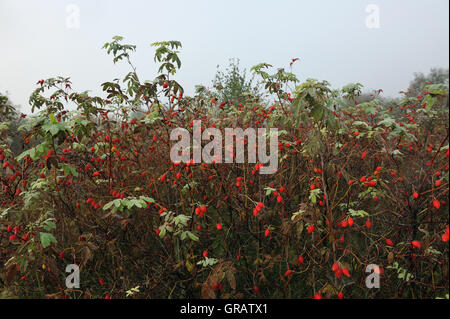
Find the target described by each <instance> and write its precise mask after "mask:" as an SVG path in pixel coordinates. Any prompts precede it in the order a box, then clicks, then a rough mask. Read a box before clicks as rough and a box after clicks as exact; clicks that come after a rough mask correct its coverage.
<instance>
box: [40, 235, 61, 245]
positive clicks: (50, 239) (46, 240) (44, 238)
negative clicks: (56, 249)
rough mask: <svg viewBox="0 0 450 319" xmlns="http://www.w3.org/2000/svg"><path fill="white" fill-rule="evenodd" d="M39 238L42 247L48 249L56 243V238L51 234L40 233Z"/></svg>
mask: <svg viewBox="0 0 450 319" xmlns="http://www.w3.org/2000/svg"><path fill="white" fill-rule="evenodd" d="M39 237H40V239H41V244H42V247H44V248H47V247H48V246H50V245H51V244H52V243H56V242H57V241H56V238H55V237H54V236H53V235H52V234H50V233H43V232H40V233H39Z"/></svg>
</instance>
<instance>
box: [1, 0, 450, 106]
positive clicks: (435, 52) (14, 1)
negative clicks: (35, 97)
mask: <svg viewBox="0 0 450 319" xmlns="http://www.w3.org/2000/svg"><path fill="white" fill-rule="evenodd" d="M69 4H75V5H76V6H77V7H76V8H78V9H79V28H76V19H75V20H74V19H72V18H73V17H75V15H74V13H75V11H73V10H72V11H70V10H69V12H67V11H66V10H67V8H68V7H67V5H69ZM369 4H375V5H377V6H378V8H379V18H380V20H379V28H369V27H368V26H367V23H366V21H367V18H368V16H369V15H370V18H372V17H375V15H376V12H375V11H370V12H366V8H367V6H368V5H369ZM69 9H70V7H69ZM369 20H370V21H369V22H371V23H372V24H370V26H374V25H375V26H376V22H374V20H373V19H369ZM74 21H75V23H74ZM68 22H69V24H68ZM373 23H375V24H373ZM74 26H75V28H74ZM114 35H121V36H124V37H125V40H126V41H127V43H130V44H136V45H137V52H136V53H135V54H133V55H132V59H133V60H134V62H135V64H136V66H137V68H138V73H139V75H140V78H141V79H146V80H147V79H148V80H152V79H153V78H154V77H155V75H156V67H155V64H154V62H153V53H154V50H153V48H151V47H150V43H152V42H155V41H165V40H179V41H181V42H182V44H183V49H182V53H181V55H180V56H181V59H182V68H181V70H180V72H179V73H178V75H177V77H176V79H177V80H178V81H179V82H180V83H181V84H182V86H183V87H184V88H185V90H186V93H187V94H192V93H193V90H194V86H195V85H196V84H203V85H209V84H210V83H211V80H212V79H213V77H214V74H215V72H216V67H217V65H218V64H219V65H223V66H225V65H227V63H228V59H229V58H239V59H240V60H241V66H243V67H245V68H247V69H248V68H250V67H251V66H253V65H255V64H257V63H260V62H267V63H270V64H272V65H274V66H276V67H288V66H289V62H290V60H291V59H292V58H294V57H299V58H300V61H298V62H297V63H296V65H295V67H294V73H296V74H297V76H298V77H299V79H301V80H304V79H306V78H308V77H313V78H317V79H320V80H328V81H329V82H330V83H331V84H332V86H333V87H334V88H336V87H341V86H343V85H345V84H347V83H349V82H360V83H362V84H363V85H364V86H365V88H366V89H367V90H369V89H383V90H384V92H385V95H390V96H395V95H396V94H397V93H398V91H400V90H402V89H406V88H407V87H408V84H409V81H410V80H411V79H412V77H413V73H414V72H428V71H429V69H430V68H432V67H445V68H448V64H449V1H448V0H427V1H425V0H420V1H419V0H395V1H394V0H386V1H382V0H369V1H363V0H340V1H336V0H329V1H328V0H314V1H312V0H308V1H301V0H276V1H275V0H270V1H267V0H209V1H207V0H170V1H163V0H160V1H137V0H127V1H113V0H78V1H76V0H72V1H65V0H29V1H25V0H0V92H3V93H4V92H5V91H8V92H9V94H10V98H11V99H12V101H13V103H15V104H20V105H21V111H22V112H24V113H29V112H30V110H31V107H30V106H29V105H28V98H29V96H30V94H31V92H32V90H33V89H34V88H35V83H36V82H37V81H38V80H40V79H45V78H47V77H53V76H57V75H61V76H67V77H71V79H72V81H73V88H74V89H76V90H80V91H82V90H92V91H93V92H92V93H94V94H100V92H101V91H100V89H99V86H100V84H101V83H103V82H105V81H110V80H112V79H113V78H115V77H118V76H121V75H122V74H124V73H125V72H128V67H127V65H126V64H125V63H120V62H119V63H118V64H116V65H114V64H113V63H112V59H111V58H110V57H108V56H107V54H106V51H105V50H102V49H101V47H102V45H103V44H104V43H105V42H107V41H109V40H110V39H111V38H112V36H114Z"/></svg>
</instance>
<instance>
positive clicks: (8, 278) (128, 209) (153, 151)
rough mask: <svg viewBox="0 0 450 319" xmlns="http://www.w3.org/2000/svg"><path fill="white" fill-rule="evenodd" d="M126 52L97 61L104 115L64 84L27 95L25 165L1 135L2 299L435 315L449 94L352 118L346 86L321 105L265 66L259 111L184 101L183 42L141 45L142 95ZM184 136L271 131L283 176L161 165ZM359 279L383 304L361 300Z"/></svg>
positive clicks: (200, 99)
mask: <svg viewBox="0 0 450 319" xmlns="http://www.w3.org/2000/svg"><path fill="white" fill-rule="evenodd" d="M122 40H123V39H122V38H121V37H114V38H113V41H112V42H110V43H107V44H105V47H104V48H105V49H106V50H107V52H108V53H109V54H111V55H112V56H113V59H114V63H116V62H120V61H121V60H122V62H128V63H129V64H130V66H131V72H130V73H128V74H127V75H126V76H125V77H124V79H123V80H118V79H117V80H114V81H111V82H106V83H104V84H102V89H103V91H104V92H105V97H98V96H90V95H89V94H88V93H87V92H76V91H74V90H72V83H71V81H70V79H69V78H64V77H57V78H50V79H46V80H40V81H39V82H38V83H37V84H36V87H37V88H36V90H35V91H34V92H33V93H32V95H31V97H30V104H31V105H32V107H33V111H36V112H34V114H33V115H28V116H27V118H26V120H25V122H24V125H22V127H20V129H19V132H16V133H14V134H20V135H21V136H22V137H23V139H22V141H23V144H24V147H25V150H24V151H23V152H22V153H21V154H14V152H12V151H11V145H10V144H11V143H10V141H9V140H8V138H7V137H8V134H12V133H11V132H10V130H9V127H8V122H7V121H5V118H2V121H3V122H2V124H1V131H2V133H1V138H2V141H1V146H0V160H1V164H2V167H3V169H2V173H1V175H0V177H1V184H2V185H1V186H2V192H1V195H0V201H1V209H0V245H1V251H0V263H1V268H0V269H1V277H0V278H1V280H0V291H1V293H2V296H3V297H22V298H445V296H446V295H447V297H448V291H449V285H448V282H449V275H448V262H449V258H448V256H449V255H448V253H449V246H448V237H449V227H448V224H449V221H448V219H449V213H448V208H449V206H448V199H447V197H448V190H449V184H448V181H449V176H448V168H449V162H448V156H449V149H448V143H449V138H448V132H449V127H448V111H449V108H448V88H447V87H446V86H443V85H429V86H427V87H426V88H425V89H424V91H423V92H422V94H421V95H420V96H417V97H408V96H406V95H405V97H404V98H403V99H401V100H399V101H392V102H389V103H387V104H386V103H383V101H382V99H381V98H380V94H381V93H382V92H381V90H379V91H376V92H374V94H373V95H372V97H371V98H370V99H369V100H368V101H364V102H358V101H359V95H360V94H361V87H362V86H361V85H360V84H359V83H357V84H349V85H347V86H345V87H344V88H342V89H340V90H332V89H330V86H329V84H328V83H327V82H326V81H322V82H320V81H316V80H311V79H309V80H306V81H305V82H303V83H300V82H299V81H298V80H297V78H296V77H295V75H293V74H292V73H290V72H287V71H285V70H283V69H278V70H277V71H276V72H275V73H273V74H271V73H270V72H271V70H272V68H271V65H269V64H265V63H262V64H259V65H256V66H255V67H253V68H252V71H253V72H254V74H255V75H256V76H257V77H259V79H260V81H261V83H262V84H263V87H264V92H263V94H261V95H258V94H254V93H251V94H250V93H248V94H243V95H242V96H239V97H238V99H236V100H221V97H220V94H219V93H220V92H219V91H218V89H217V88H205V87H198V88H197V92H196V94H195V96H193V97H188V96H184V94H183V93H184V91H183V88H182V86H181V85H180V84H179V83H178V82H177V81H176V80H175V79H174V75H175V73H176V71H177V70H178V69H179V68H180V66H181V62H180V60H179V57H178V49H179V48H180V47H181V44H180V43H179V42H176V41H171V42H160V43H155V44H153V46H154V47H155V48H156V54H155V62H156V63H158V64H159V65H160V69H159V73H158V75H157V77H156V78H155V79H154V80H152V81H145V82H144V81H141V79H140V78H139V77H138V74H137V71H136V68H135V66H134V65H133V63H132V62H131V57H130V54H131V53H132V52H133V51H134V50H135V46H133V45H125V44H122ZM296 60H297V59H294V60H293V61H292V62H291V65H292V63H294V62H295V61H296ZM8 112H13V110H9V111H8ZM194 120H201V121H202V130H204V129H205V128H209V127H215V128H218V129H219V130H221V131H222V132H223V130H224V129H225V128H227V127H240V128H243V129H245V128H248V127H253V128H264V127H266V128H269V127H273V128H278V134H279V135H278V139H279V145H278V151H279V152H278V159H279V165H278V170H277V171H276V172H274V173H273V174H267V175H263V174H259V168H260V165H261V164H260V163H256V164H254V163H246V164H237V163H233V164H219V163H215V164H205V163H193V162H188V163H174V162H172V161H171V160H170V149H171V146H172V145H173V144H174V141H170V132H171V131H172V130H173V129H175V128H178V127H181V128H186V129H188V130H190V132H191V133H192V123H193V121H194ZM247 142H248V141H247V140H246V139H244V140H241V141H237V143H244V145H246V144H247ZM204 143H205V144H206V143H207V142H206V141H205V142H204ZM68 264H77V265H78V266H79V267H80V277H81V287H80V288H79V289H69V288H67V287H66V285H65V278H66V276H67V275H68V273H66V272H65V269H66V266H67V265H68ZM371 264H375V265H378V266H379V271H378V272H379V275H380V282H381V286H380V288H379V289H376V288H374V289H369V288H367V287H366V277H367V276H368V275H369V273H367V272H366V267H367V266H368V265H371Z"/></svg>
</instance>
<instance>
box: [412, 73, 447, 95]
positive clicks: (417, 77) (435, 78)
mask: <svg viewBox="0 0 450 319" xmlns="http://www.w3.org/2000/svg"><path fill="white" fill-rule="evenodd" d="M448 71H449V70H448V69H444V68H432V69H431V70H430V73H428V75H425V74H423V73H422V72H416V73H414V79H413V80H412V81H411V82H410V83H409V88H408V96H417V95H419V93H420V92H421V91H422V90H423V88H424V87H425V86H426V85H428V84H446V85H448V77H449V73H448Z"/></svg>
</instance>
